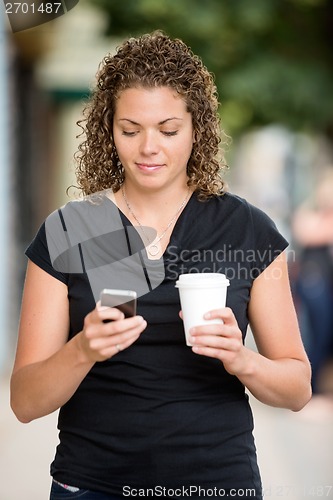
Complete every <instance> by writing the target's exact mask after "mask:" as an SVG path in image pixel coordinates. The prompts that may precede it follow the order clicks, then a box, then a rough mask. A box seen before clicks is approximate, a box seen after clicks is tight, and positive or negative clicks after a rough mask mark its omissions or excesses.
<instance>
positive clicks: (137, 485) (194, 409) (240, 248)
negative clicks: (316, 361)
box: [11, 32, 310, 500]
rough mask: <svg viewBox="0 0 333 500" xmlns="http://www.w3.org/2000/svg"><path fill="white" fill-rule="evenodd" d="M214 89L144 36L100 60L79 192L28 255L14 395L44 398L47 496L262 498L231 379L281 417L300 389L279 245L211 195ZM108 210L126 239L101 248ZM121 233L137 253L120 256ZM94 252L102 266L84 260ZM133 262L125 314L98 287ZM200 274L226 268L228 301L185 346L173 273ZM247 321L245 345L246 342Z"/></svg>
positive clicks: (245, 412)
mask: <svg viewBox="0 0 333 500" xmlns="http://www.w3.org/2000/svg"><path fill="white" fill-rule="evenodd" d="M215 90H216V89H215V86H214V83H213V80H212V77H211V75H210V74H209V72H208V71H207V69H206V68H205V67H204V66H203V64H202V62H201V60H200V59H199V58H197V57H196V56H194V55H193V54H192V52H191V51H190V49H189V48H188V47H187V46H186V45H185V44H184V43H183V42H181V41H180V40H171V39H169V38H168V37H167V36H166V35H164V34H163V33H160V32H155V33H153V34H151V35H144V36H142V37H140V38H138V39H129V40H128V41H126V42H125V43H124V44H123V45H122V46H121V47H120V48H119V49H118V51H117V53H116V54H115V55H114V56H107V57H106V58H105V59H104V61H103V64H102V66H101V68H100V71H99V74H98V82H97V86H96V90H95V91H94V94H93V96H92V100H91V102H90V104H89V106H88V107H87V111H86V112H87V116H86V125H85V133H86V139H85V142H83V144H82V145H81V148H80V155H79V163H78V172H77V174H78V175H77V178H78V183H79V185H80V187H81V188H82V191H83V193H84V194H86V195H93V196H92V197H91V196H90V198H89V197H88V198H86V199H84V200H82V201H79V202H78V201H74V202H70V203H68V204H67V205H66V206H65V207H63V208H62V209H61V210H60V211H58V212H57V213H55V214H52V215H51V216H50V217H49V218H48V220H47V221H46V223H45V224H43V225H42V227H41V229H40V231H39V233H38V235H37V236H36V238H35V240H34V241H33V243H32V244H31V245H30V247H29V249H28V250H27V255H28V257H29V263H28V270H27V277H26V283H25V290H24V298H23V305H22V315H21V323H20V332H19V341H18V348H17V356H16V361H15V366H14V369H13V375H12V382H11V390H12V407H13V410H14V412H15V414H16V415H17V417H18V419H19V420H21V421H22V422H29V421H31V420H33V419H35V418H38V417H41V416H43V415H47V414H49V413H51V412H52V411H54V410H56V409H58V408H60V415H59V429H60V444H59V446H58V448H57V452H56V456H55V460H54V462H53V464H52V467H51V474H52V476H53V483H52V491H51V499H53V500H54V499H57V498H76V495H78V496H81V495H82V496H83V497H84V498H87V499H95V498H96V499H112V498H122V497H123V496H138V495H139V496H148V495H150V496H152V495H155V496H164V497H186V496H189V495H191V496H192V497H194V498H195V497H204V496H209V497H212V496H215V497H220V496H222V495H223V494H227V493H228V494H229V493H230V494H231V495H232V496H233V497H234V498H244V496H245V494H247V496H251V497H252V498H256V499H260V498H262V495H261V482H260V475H259V471H258V466H257V460H256V450H255V446H254V441H253V437H252V430H253V421H252V414H251V410H250V408H249V404H248V398H247V396H246V394H245V388H247V389H248V390H249V391H250V392H251V393H252V394H253V395H254V396H255V397H256V398H258V399H259V400H260V401H262V402H263V403H266V404H268V405H272V406H278V407H285V408H290V409H291V410H294V411H298V410H300V409H301V408H302V407H303V406H304V405H305V404H306V403H307V401H308V400H309V398H310V368H309V363H308V360H307V357H306V355H305V352H304V349H303V346H302V343H301V340H300V335H299V330H298V325H297V320H296V316H295V311H294V307H293V304H292V299H291V294H290V289H289V282H288V275H287V264H286V256H285V252H284V249H285V248H286V246H287V242H286V241H285V239H284V238H283V237H282V236H281V235H280V234H279V233H278V231H277V230H276V227H275V225H274V224H273V222H272V221H271V220H270V219H269V218H268V217H267V216H266V215H265V214H263V213H262V212H261V211H260V210H258V209H257V208H255V207H253V206H252V205H250V204H248V203H247V202H246V201H245V200H243V199H240V198H238V197H236V196H234V195H231V194H229V193H227V192H226V191H225V189H224V184H223V182H222V181H221V179H220V176H219V171H220V168H221V165H220V162H219V161H218V160H217V153H218V148H219V142H220V135H219V134H220V133H219V120H218V115H217V107H218V103H217V99H216V93H215ZM95 193H98V194H97V196H95V197H94V195H95ZM117 218H119V220H118V221H117V224H114V225H112V224H113V221H114V219H117ZM101 220H102V223H101V224H100V226H99V223H100V221H101ZM59 221H60V222H59ZM110 221H111V222H112V224H111V226H112V230H110V227H111V226H109V223H111V222H110ZM119 221H120V223H121V225H122V229H123V230H124V231H125V233H126V238H124V241H125V240H126V242H127V243H126V244H127V245H128V246H127V247H126V245H124V247H123V248H122V249H121V250H119V248H118V247H117V250H116V251H114V246H117V245H118V241H119V240H120V239H121V235H120V231H121V228H120V226H119V225H118V223H119ZM96 225H97V226H99V227H98V228H97V229H96ZM78 227H80V229H79V230H78V229H77V228H78ZM133 227H136V229H135V230H134V232H135V234H136V235H139V236H140V242H142V245H143V246H144V247H145V248H143V249H142V248H140V245H139V246H136V252H134V251H133V248H132V247H133V245H132V244H131V242H129V239H128V234H129V233H130V230H131V229H133ZM87 228H89V230H87ZM103 228H104V229H103ZM149 228H152V229H153V230H154V231H155V232H154V234H152V230H150V231H149ZM103 231H104V233H103ZM114 231H119V232H118V233H117V235H118V236H119V235H120V236H119V238H118V237H116V236H115V235H114ZM64 235H65V236H64ZM73 235H74V236H73ZM110 235H111V236H110ZM89 238H90V239H89ZM133 238H134V239H135V237H133ZM133 238H132V240H133ZM92 240H93V245H92V246H89V244H88V243H89V242H91V241H92ZM59 241H61V243H59ZM66 241H67V250H68V249H70V251H72V250H73V248H75V249H76V250H75V251H77V254H75V252H74V254H72V255H71V257H68V255H67V254H68V252H67V254H66V251H64V248H65V247H66V244H65V242H66ZM87 242H88V243H87ZM132 243H133V241H132ZM125 247H126V248H129V251H128V254H126V252H125V250H124V249H125ZM108 251H109V252H110V253H112V252H113V251H114V254H112V258H111V261H112V262H111V264H110V263H107V262H106V260H104V257H103V258H101V260H98V259H99V258H100V256H101V255H103V256H104V255H105V254H107V253H108ZM123 251H124V252H125V254H126V255H125V254H123ZM117 252H118V253H117ZM65 254H66V255H67V257H68V259H67V260H66V259H65V258H63V256H64V255H65ZM97 254H98V258H97V257H96V255H97ZM59 255H60V257H61V258H58V257H59ZM75 255H77V258H75ZM115 255H116V257H115ZM117 256H118V257H117ZM131 259H132V260H131ZM135 259H136V260H135ZM79 261H80V262H81V264H82V267H80V266H81V264H80V265H77V263H78V262H79ZM129 261H130V265H129V267H128V265H127V264H128V262H129ZM134 261H135V264H133V262H134ZM59 262H60V264H59ZM108 265H110V266H111V268H112V270H114V269H115V268H117V269H116V271H115V272H113V271H112V272H109V273H108V272H107V270H108V269H109V268H108ZM140 265H141V267H140ZM112 266H113V267H112ZM117 266H120V267H117ZM111 268H110V269H111ZM96 269H97V270H98V272H99V274H98V272H97V271H96ZM128 269H130V272H127V271H128ZM156 269H158V272H157V273H156ZM161 269H162V270H163V275H162V276H161ZM119 270H120V271H119ZM133 270H135V272H136V273H137V275H138V276H139V278H138V279H137V280H136V281H135V280H134V281H135V283H138V287H139V288H140V286H141V285H142V283H143V281H144V280H143V279H141V278H142V276H143V275H144V276H145V278H144V279H145V280H146V281H145V283H146V284H147V283H148V285H147V286H148V287H149V290H145V289H144V286H143V285H142V289H140V290H139V299H138V313H139V314H138V315H136V316H134V317H130V318H124V315H123V314H122V313H121V312H120V311H119V310H118V309H117V308H102V307H101V306H100V304H99V303H98V300H97V299H98V293H99V291H100V290H101V288H103V287H109V288H125V289H129V288H131V285H132V284H133V279H132V275H133V274H135V273H134V272H131V271H133ZM95 271H96V272H97V274H98V278H96V279H95V276H96V275H95ZM118 271H119V272H118ZM141 271H142V272H141ZM207 271H210V272H221V273H225V274H226V275H227V277H228V278H229V279H230V286H229V289H228V299H227V306H228V307H226V308H221V309H218V310H213V311H209V312H207V313H208V315H209V318H211V319H212V318H220V319H222V320H223V323H221V324H210V325H206V326H198V327H196V328H194V329H193V330H192V332H191V333H192V339H191V340H192V343H193V347H192V348H190V347H187V346H186V345H185V339H184V331H183V324H182V320H181V313H180V312H179V310H180V304H179V297H178V292H177V289H176V288H175V281H176V280H177V278H178V276H179V274H180V273H184V272H207ZM140 273H141V274H140ZM154 273H155V275H154ZM152 275H154V276H155V278H156V279H155V281H153V280H151V279H150V277H151V276H152ZM121 277H122V285H123V286H119V284H121V281H120V278H121ZM115 284H116V285H117V286H114V285H115ZM51 296H52V301H51V300H50V297H51ZM96 301H97V305H96ZM109 320H112V321H111V322H110V321H109ZM249 321H250V324H251V327H252V330H253V333H254V336H255V339H256V342H257V345H258V350H259V352H258V353H257V352H253V351H251V350H250V349H248V348H247V347H245V346H244V338H245V334H246V329H247V325H248V323H249ZM245 492H247V493H245Z"/></svg>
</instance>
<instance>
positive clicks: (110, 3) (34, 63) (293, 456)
mask: <svg viewBox="0 0 333 500" xmlns="http://www.w3.org/2000/svg"><path fill="white" fill-rule="evenodd" d="M332 26H333V2H331V1H330V0H255V1H252V2H251V1H248V0H205V2H202V1H201V0H181V1H176V0H158V1H156V0H126V2H119V0H80V2H79V3H78V4H77V5H76V7H75V8H73V9H72V10H71V11H70V12H68V13H66V14H65V15H63V16H61V17H59V18H57V19H55V20H53V21H51V22H48V23H45V24H42V25H40V26H38V27H35V28H31V29H27V30H24V31H20V32H16V33H12V31H11V26H10V24H9V21H8V18H7V15H6V12H5V8H4V4H2V3H1V4H0V222H1V238H2V241H1V245H0V276H1V280H0V390H1V393H0V403H1V407H0V439H1V441H0V442H1V444H0V470H1V472H2V477H3V478H4V479H3V481H2V483H4V484H2V486H1V493H0V497H1V498H0V500H18V499H19V498H25V500H45V499H46V498H48V488H49V476H48V469H49V463H50V461H51V460H52V457H53V453H54V446H55V445H56V442H57V432H56V415H51V416H49V417H46V418H44V419H41V420H39V421H37V422H33V423H31V424H29V425H28V426H26V425H23V424H19V423H18V422H16V420H15V417H14V416H13V415H12V413H11V411H10V409H9V402H8V380H9V375H10V371H11V367H12V363H13V356H14V350H15V345H16V337H17V323H18V316H19V309H20V300H21V293H22V286H23V280H24V273H25V266H26V259H25V256H24V250H25V248H26V247H27V245H28V244H29V242H30V241H31V239H32V237H33V236H34V234H35V232H36V230H37V229H38V227H39V225H40V224H41V223H42V221H43V220H44V219H45V217H46V216H47V215H48V214H49V213H50V212H51V211H53V210H54V209H56V208H58V207H59V206H61V205H62V204H64V203H66V202H67V201H68V200H69V199H70V196H74V195H75V190H71V191H70V192H69V195H67V194H66V188H67V187H68V186H70V185H71V184H75V176H74V161H73V154H74V152H75V151H76V148H77V145H78V141H79V139H77V137H76V136H77V135H78V134H79V133H80V129H79V127H78V126H77V125H76V122H77V120H79V119H80V118H81V117H82V108H83V105H84V101H85V100H86V99H87V97H88V96H89V91H90V89H91V87H92V86H93V84H94V77H95V74H96V71H97V68H98V64H99V62H100V61H101V60H102V58H103V57H104V55H106V54H107V53H108V52H113V51H114V49H115V47H116V46H117V44H118V43H120V42H121V41H122V40H123V39H124V38H125V37H127V36H129V35H137V34H142V33H145V32H148V31H152V30H154V29H163V30H164V31H166V32H167V33H168V34H169V35H171V36H177V37H179V38H182V39H183V40H184V41H185V42H186V43H187V44H188V45H190V46H191V48H192V50H193V51H194V52H195V53H197V54H199V55H200V56H201V57H202V59H203V60H204V62H205V64H206V66H207V67H208V69H209V70H210V71H211V72H213V73H214V75H215V78H216V83H217V86H218V90H219V97H220V102H221V108H220V113H221V119H222V126H223V129H224V131H225V132H226V134H227V135H228V136H229V137H230V138H231V139H230V140H229V141H228V145H227V146H226V150H227V161H228V165H229V169H228V171H227V172H226V173H225V176H226V180H227V182H228V185H229V189H230V190H231V191H232V192H235V193H237V194H239V195H240V196H244V197H246V198H247V199H248V200H249V201H250V202H252V203H254V204H255V205H257V206H259V207H260V208H262V209H263V210H265V211H266V212H267V213H268V214H269V215H270V216H271V217H272V218H273V219H274V220H275V222H276V224H277V226H278V227H279V229H280V231H281V232H282V233H283V234H284V235H285V236H286V237H287V238H288V239H289V241H290V243H291V245H290V248H289V250H288V255H289V264H290V276H291V282H292V290H293V293H294V297H295V304H296V307H297V313H298V315H299V321H300V325H301V332H302V336H303V340H304V344H305V346H306V349H307V351H308V354H309V356H310V359H311V362H312V364H313V367H314V378H313V389H314V394H315V396H314V398H313V401H311V403H310V404H309V405H308V407H306V408H305V409H304V410H303V411H302V412H300V413H298V414H293V413H291V412H288V411H284V410H280V409H272V408H268V407H264V406H263V405H261V404H260V403H258V402H256V401H253V408H254V415H255V422H256V429H255V435H256V439H257V447H258V455H259V463H260V465H261V469H262V475H263V482H264V490H265V493H266V498H271V499H273V500H274V499H278V498H281V497H282V498H288V499H291V500H301V499H303V498H314V497H321V498H333V472H332V471H333V446H332V445H333V425H332V424H333V403H332V397H333V363H332V359H333V295H332V288H333V51H332V47H333V30H332ZM248 342H249V344H250V345H252V346H253V347H254V344H253V339H252V338H251V334H250V332H249V340H248ZM254 348H255V347H254ZM1 495H3V496H1Z"/></svg>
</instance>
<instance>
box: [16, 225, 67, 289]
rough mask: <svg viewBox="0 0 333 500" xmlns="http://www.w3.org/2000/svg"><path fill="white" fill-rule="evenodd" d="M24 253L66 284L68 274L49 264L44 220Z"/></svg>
mask: <svg viewBox="0 0 333 500" xmlns="http://www.w3.org/2000/svg"><path fill="white" fill-rule="evenodd" d="M25 255H26V256H27V257H28V258H29V259H30V260H31V261H32V262H33V263H34V264H36V265H37V266H38V267H40V268H41V269H43V270H44V271H45V272H47V273H48V274H50V275H51V276H53V277H54V278H56V279H58V280H59V281H62V283H65V285H67V284H68V274H65V273H61V272H59V271H57V270H56V269H54V267H53V266H52V264H51V259H50V254H49V250H48V246H47V240H46V230H45V222H44V223H43V224H42V225H41V226H40V228H39V230H38V232H37V234H36V236H35V238H34V239H33V240H32V242H31V243H30V245H29V246H28V248H27V249H26V251H25Z"/></svg>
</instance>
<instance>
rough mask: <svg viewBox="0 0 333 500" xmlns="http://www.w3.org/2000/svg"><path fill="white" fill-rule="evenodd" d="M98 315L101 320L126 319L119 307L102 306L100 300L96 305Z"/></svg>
mask: <svg viewBox="0 0 333 500" xmlns="http://www.w3.org/2000/svg"><path fill="white" fill-rule="evenodd" d="M96 312H97V317H98V318H99V320H100V321H107V320H109V321H112V320H113V321H116V320H120V319H124V318H125V315H124V313H123V312H121V311H120V310H119V309H118V308H117V307H106V306H101V305H100V302H98V303H97V305H96Z"/></svg>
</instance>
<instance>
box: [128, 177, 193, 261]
mask: <svg viewBox="0 0 333 500" xmlns="http://www.w3.org/2000/svg"><path fill="white" fill-rule="evenodd" d="M121 192H122V195H123V198H124V201H125V203H126V206H127V208H128V211H129V212H130V214H131V215H132V216H133V218H134V219H135V220H136V222H137V223H138V224H139V226H140V229H141V231H142V233H143V234H144V236H145V238H146V240H147V241H148V243H149V245H148V246H147V250H148V253H149V255H151V256H152V257H156V255H157V254H158V253H159V252H160V247H159V246H158V243H159V242H160V241H161V240H162V238H163V237H164V236H165V235H166V233H167V230H168V229H169V227H170V226H171V224H172V223H173V222H175V220H176V218H177V216H178V214H179V212H180V211H181V210H182V208H183V207H184V206H185V204H186V203H187V201H188V199H189V198H190V194H191V192H190V190H188V193H187V194H186V196H185V198H184V200H183V201H182V203H181V205H180V207H179V208H178V210H177V212H176V213H175V215H174V216H173V217H172V219H171V220H170V222H168V224H167V226H166V228H165V229H164V230H163V231H162V234H161V235H160V236H158V237H157V239H156V238H155V240H154V241H150V239H149V238H148V236H147V234H146V232H145V230H144V229H143V226H142V224H141V222H140V221H139V219H138V218H137V216H136V215H135V213H134V212H133V210H132V208H131V205H130V204H129V202H128V199H127V198H126V194H125V188H124V187H123V186H122V187H121Z"/></svg>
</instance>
